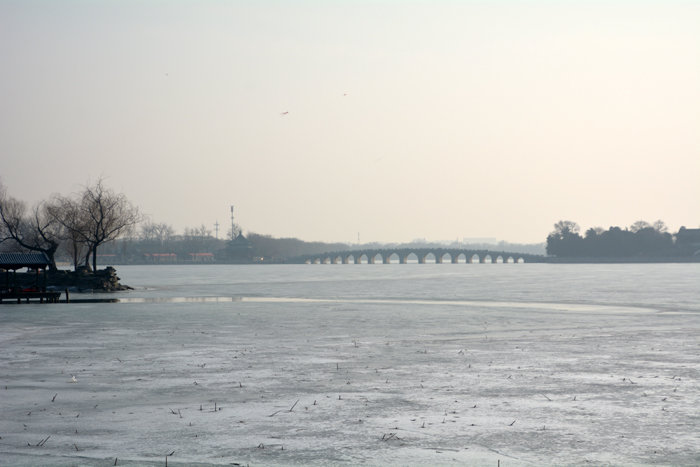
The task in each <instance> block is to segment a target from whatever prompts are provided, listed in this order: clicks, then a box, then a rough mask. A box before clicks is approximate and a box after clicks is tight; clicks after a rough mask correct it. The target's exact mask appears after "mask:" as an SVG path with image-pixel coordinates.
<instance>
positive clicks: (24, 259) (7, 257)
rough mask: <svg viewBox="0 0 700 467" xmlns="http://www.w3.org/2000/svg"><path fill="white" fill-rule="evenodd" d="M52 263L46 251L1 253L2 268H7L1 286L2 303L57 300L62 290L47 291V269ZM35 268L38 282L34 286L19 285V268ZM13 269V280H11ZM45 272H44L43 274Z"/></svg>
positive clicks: (52, 301)
mask: <svg viewBox="0 0 700 467" xmlns="http://www.w3.org/2000/svg"><path fill="white" fill-rule="evenodd" d="M50 265H51V261H50V260H49V257H48V256H46V254H45V253H0V269H3V270H5V285H4V286H0V303H2V301H3V300H14V299H16V300H17V303H21V302H22V300H23V299H25V300H26V301H27V302H29V300H30V299H34V300H36V299H38V300H39V302H40V303H43V302H44V300H46V303H54V302H57V301H58V299H59V298H60V297H61V292H53V291H51V292H47V291H46V269H47V268H48V267H49V266H50ZM24 268H27V269H33V270H35V271H36V284H35V285H34V286H29V287H26V286H18V285H17V270H18V269H24ZM10 271H12V281H10ZM42 273H43V274H42Z"/></svg>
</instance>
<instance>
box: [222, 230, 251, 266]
mask: <svg viewBox="0 0 700 467" xmlns="http://www.w3.org/2000/svg"><path fill="white" fill-rule="evenodd" d="M221 256H222V259H224V260H228V261H252V260H253V242H251V241H250V240H248V239H247V238H245V237H244V236H243V232H241V233H239V234H238V235H236V238H234V239H233V240H229V241H228V242H226V248H224V249H223V250H221Z"/></svg>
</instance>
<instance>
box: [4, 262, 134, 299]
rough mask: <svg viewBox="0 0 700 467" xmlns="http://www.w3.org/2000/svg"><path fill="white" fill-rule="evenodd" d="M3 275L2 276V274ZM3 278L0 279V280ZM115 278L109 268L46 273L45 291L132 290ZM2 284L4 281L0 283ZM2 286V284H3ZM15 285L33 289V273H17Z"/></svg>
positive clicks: (11, 280) (41, 279) (34, 282)
mask: <svg viewBox="0 0 700 467" xmlns="http://www.w3.org/2000/svg"><path fill="white" fill-rule="evenodd" d="M3 275H4V274H3ZM2 279H4V278H1V279H0V280H2ZM120 280H121V279H120V278H119V276H117V270H116V269H114V268H113V267H111V266H107V267H106V268H105V269H98V270H97V271H94V272H93V271H89V270H86V269H79V270H78V271H64V270H60V271H56V272H51V273H47V276H46V289H47V290H64V289H68V290H70V291H71V292H86V293H90V292H120V291H125V290H133V288H132V287H129V286H128V285H122V284H121V283H120V282H119V281H120ZM2 282H3V283H4V281H2ZM39 284H40V285H41V286H43V285H44V284H43V278H40V279H39ZM3 285H4V284H3ZM10 285H11V286H12V285H13V277H12V273H10ZM17 285H18V286H21V287H34V286H35V285H36V274H35V273H18V274H17Z"/></svg>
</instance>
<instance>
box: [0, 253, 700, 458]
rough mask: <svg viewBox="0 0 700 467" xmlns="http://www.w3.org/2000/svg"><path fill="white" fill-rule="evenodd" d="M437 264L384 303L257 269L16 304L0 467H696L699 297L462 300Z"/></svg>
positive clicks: (10, 308)
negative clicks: (105, 299)
mask: <svg viewBox="0 0 700 467" xmlns="http://www.w3.org/2000/svg"><path fill="white" fill-rule="evenodd" d="M575 266H577V265H571V266H570V269H568V270H567V269H563V270H564V271H570V272H569V274H574V273H575V272H576V271H577V270H576V269H575ZM309 267H310V268H314V267H315V268H318V269H321V268H324V267H325V268H328V266H307V268H309ZM340 267H342V266H340ZM368 267H369V266H364V268H365V269H366V268H368ZM380 267H381V266H380ZM392 267H393V266H392ZM421 267H424V268H425V267H427V266H426V265H416V266H415V268H414V269H412V270H411V271H413V272H411V273H410V274H408V275H406V276H404V277H403V278H404V280H403V281H400V285H397V283H395V282H394V281H393V279H391V280H389V279H382V277H385V276H384V274H385V273H384V272H381V273H369V272H364V274H379V275H380V276H381V277H379V276H377V277H375V278H374V282H375V285H374V287H375V290H376V289H377V288H378V289H380V291H381V293H376V292H375V293H374V294H372V293H369V292H364V293H361V294H356V293H354V292H352V291H349V289H348V287H349V285H348V282H349V281H352V280H359V279H353V277H347V278H343V277H342V276H338V277H335V276H334V277H331V278H327V280H325V281H324V280H321V279H320V278H318V277H317V276H315V274H318V272H317V271H318V269H315V270H311V272H308V273H307V272H305V271H307V270H308V269H307V270H304V269H301V268H297V267H294V268H292V269H289V270H288V271H289V273H287V272H285V269H284V267H275V268H274V269H270V270H269V274H271V275H272V276H274V280H271V279H269V280H267V289H266V288H265V286H264V284H265V283H266V279H265V274H268V272H265V271H263V269H265V267H257V269H255V268H256V267H251V268H252V269H253V271H252V272H248V273H245V274H243V273H241V274H242V275H234V276H229V277H227V278H226V279H225V280H224V279H222V285H221V286H220V287H219V288H218V289H219V290H220V291H222V295H220V296H219V298H218V299H216V300H211V301H209V300H204V298H205V297H213V295H211V292H212V290H211V288H209V287H208V286H206V284H202V286H201V291H200V292H199V295H198V292H197V290H198V289H197V287H195V286H191V287H190V286H188V287H189V288H187V287H184V286H180V285H177V284H155V285H154V290H151V291H149V290H145V289H142V290H140V291H138V292H136V293H133V294H126V295H119V297H126V298H128V297H132V298H148V297H160V298H161V299H168V298H170V299H175V298H178V297H189V298H190V299H198V300H200V301H196V302H191V301H181V300H174V301H172V302H167V301H166V302H158V301H156V302H150V301H143V302H132V303H115V304H92V303H91V304H70V305H64V304H58V305H56V304H53V305H39V304H30V305H24V304H23V305H3V306H0V323H1V326H0V350H1V352H0V465H47V466H48V465H60V466H63V465H65V466H68V465H70V466H98V465H100V466H101V465H113V463H114V460H115V458H118V459H119V460H118V464H117V465H132V466H133V465H144V466H160V465H165V457H166V455H167V454H170V453H171V452H172V451H174V453H173V455H172V456H171V457H168V465H170V466H184V465H232V464H234V465H235V464H240V465H248V464H249V465H251V466H254V465H269V466H277V465H279V466H282V465H318V466H327V465H344V466H345V465H372V466H374V465H377V466H385V465H386V466H398V465H475V466H496V465H497V463H498V462H499V461H500V465H501V466H504V467H508V466H533V465H630V466H631V465H698V464H700V435H699V433H700V411H698V407H700V385H698V376H699V370H700V358H699V357H698V355H699V354H700V346H699V344H700V340H699V339H698V330H699V329H698V328H699V326H698V324H700V322H699V320H698V316H699V314H698V312H697V310H696V309H693V306H692V304H690V303H691V302H692V301H693V300H694V298H695V295H694V294H696V292H695V291H688V292H687V293H686V294H685V295H682V294H680V293H679V301H685V302H688V304H683V305H681V306H678V307H672V306H671V307H670V306H669V304H668V298H667V297H666V296H665V295H663V296H661V298H658V297H657V298H658V300H657V301H659V302H661V304H662V306H659V303H655V302H654V300H655V299H654V298H653V297H650V296H648V295H645V292H644V290H645V288H649V287H647V286H646V285H645V283H644V282H643V281H641V282H639V277H638V275H636V274H635V275H633V278H634V282H635V283H636V285H635V284H632V283H629V284H627V286H629V287H630V288H634V287H637V288H638V293H639V294H640V297H638V298H637V301H636V304H635V305H636V306H635V307H625V306H623V304H621V303H619V302H618V301H616V299H615V298H613V297H614V296H615V294H612V293H611V294H609V296H608V295H605V294H604V293H598V294H597V295H596V297H595V298H592V299H590V300H578V302H577V303H573V302H572V301H571V300H570V298H569V297H567V296H565V295H563V294H567V293H571V292H569V291H562V292H558V293H555V292H554V291H552V293H551V294H550V295H549V298H550V300H549V301H548V302H547V303H542V301H543V298H545V297H547V295H546V294H545V292H544V291H539V292H538V291H536V290H534V288H533V293H534V294H535V298H536V300H532V301H528V300H509V299H511V298H513V297H510V296H508V294H507V293H506V294H503V293H501V294H500V296H499V297H498V299H494V300H493V301H484V300H483V299H484V297H483V296H479V297H478V298H479V299H478V300H470V299H469V298H470V296H471V295H474V294H475V293H477V292H475V291H474V290H472V289H471V288H470V287H472V286H464V287H465V288H464V289H460V290H461V292H455V293H453V294H452V296H451V298H450V299H444V295H445V294H444V293H442V292H444V291H445V290H448V291H452V290H454V289H457V288H459V287H460V286H461V285H460V284H461V282H460V283H459V284H458V283H454V281H455V280H457V279H453V278H451V277H446V276H444V274H445V273H444V272H441V271H439V270H437V268H439V267H443V265H436V267H435V268H433V271H436V270H437V271H438V272H434V273H433V274H434V276H431V273H426V270H425V269H423V270H421V269H419V268H421ZM447 267H448V268H449V267H450V266H447ZM462 267H470V265H462ZM476 267H477V268H479V267H482V266H481V265H479V266H476ZM494 267H499V268H511V267H521V265H503V266H494ZM157 269H158V268H152V269H150V270H148V269H147V270H142V269H135V270H133V271H131V272H132V273H133V275H132V277H131V280H126V277H128V275H129V272H130V270H129V269H128V268H120V271H119V272H120V276H121V277H124V278H125V280H123V282H124V283H126V284H129V285H132V286H139V285H141V284H139V283H133V281H134V280H137V281H144V280H145V279H144V277H146V276H147V275H149V274H152V272H150V271H154V270H157ZM327 270H328V269H327ZM386 270H387V268H385V269H383V270H382V271H386ZM396 270H398V269H396ZM474 270H475V271H485V269H480V270H479V269H474ZM560 270H561V269H560ZM590 270H591V269H590V267H589V268H588V269H585V271H590ZM199 271H201V272H204V271H205V270H204V269H199ZM249 271H250V269H249ZM415 271H420V272H419V273H415ZM442 271H445V269H443V270H442ZM492 271H493V270H491V271H489V272H488V274H489V275H490V277H492V278H498V277H501V278H503V277H504V276H498V274H504V275H505V276H507V277H510V276H509V275H510V274H512V272H508V273H502V272H492ZM522 271H523V272H521V273H520V274H522V276H521V280H526V279H527V280H533V281H534V279H533V278H532V277H531V276H532V275H535V276H536V275H538V274H540V275H541V273H540V272H537V271H535V272H527V271H528V270H527V269H523V270H522ZM571 271H573V272H571ZM631 271H635V270H634V269H632V270H631ZM196 272H197V270H188V271H187V276H188V277H197V275H196V274H195V273H196ZM239 273H240V270H239V272H237V273H236V274H239ZM168 274H173V277H175V276H177V274H176V273H175V272H171V271H170V270H168ZM287 274H288V275H287ZM304 274H307V276H304ZM333 274H336V273H335V272H334V273H333ZM342 274H345V273H342ZM348 274H357V272H356V270H353V271H352V273H348ZM397 274H398V273H397ZM401 274H403V273H401ZM416 274H419V275H420V277H419V276H416ZM451 274H452V273H451V272H450V275H451ZM678 274H679V275H680V276H686V275H687V269H682V270H680V272H679V273H678ZM693 274H695V273H693ZM256 275H257V276H256ZM603 275H604V274H603ZM311 276H313V277H311ZM436 276H437V277H436ZM649 276H650V277H649V278H648V279H647V280H649V281H656V280H657V279H655V278H654V276H653V274H650V275H649ZM387 277H390V276H387ZM507 277H506V279H503V281H502V283H501V287H508V286H512V287H514V288H517V287H516V284H515V282H512V281H513V280H514V279H508V278H507ZM440 278H442V281H441V282H442V285H440V287H439V288H435V287H434V286H435V283H436V281H438V280H439V279H440ZM317 279H318V280H317ZM370 279H371V278H370ZM472 279H473V280H474V281H477V282H478V281H479V280H480V279H477V276H476V275H475V276H474V277H471V279H470V280H472ZM182 280H183V283H186V282H187V281H186V279H182ZM459 280H460V281H461V279H459ZM565 280H568V279H565ZM587 280H589V281H596V280H597V279H587ZM669 280H670V281H673V278H670V279H669ZM679 280H680V279H679ZM387 281H388V282H390V283H387ZM508 281H511V282H510V283H509V282H508ZM630 281H632V280H631V279H630ZM369 282H372V281H371V280H370V281H369ZM492 282H493V281H492ZM676 282H677V281H676ZM153 283H154V282H151V284H153ZM362 283H363V284H366V283H365V282H362ZM251 284H258V285H251ZM625 284H626V283H625V281H624V280H623V281H622V283H621V285H623V286H625ZM144 285H150V284H144ZM484 287H488V286H487V285H485V286H484ZM491 287H493V285H491ZM580 287H581V288H584V289H586V288H589V289H590V288H592V287H593V286H592V285H591V284H588V285H587V283H586V282H585V281H584V282H582V283H581V285H580ZM600 287H604V285H602V284H600ZM246 288H247V289H248V290H250V291H251V295H250V296H249V297H246V296H245V295H244V294H243V292H244V291H245V289H246ZM315 288H318V290H315ZM352 288H354V287H352ZM405 289H412V290H414V292H412V293H411V292H409V293H406V292H405V291H404V290H405ZM431 289H432V290H433V291H434V292H433V293H423V292H422V291H423V290H431ZM226 293H228V296H229V299H226V297H225V296H224V294H226ZM478 293H481V294H482V295H489V294H488V290H487V291H484V290H481V292H478ZM578 293H580V291H579V292H578ZM627 293H629V292H627ZM358 295H359V297H358ZM493 295H495V294H493ZM382 296H386V297H387V298H382ZM231 297H235V299H230V298H231ZM300 298H304V299H302V300H300ZM567 301H568V302H569V303H567ZM605 302H608V303H611V306H607V305H605V304H603V303H605ZM71 375H75V379H76V381H77V382H75V383H68V381H69V380H70V379H71ZM54 396H55V398H54ZM215 407H216V410H215ZM200 408H201V410H200ZM49 436H50V438H49V439H48V440H46V441H45V442H44V444H43V445H41V446H37V444H41V442H42V441H43V440H45V439H46V438H47V437H49Z"/></svg>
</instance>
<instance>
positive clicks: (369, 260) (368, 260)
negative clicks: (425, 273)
mask: <svg viewBox="0 0 700 467" xmlns="http://www.w3.org/2000/svg"><path fill="white" fill-rule="evenodd" d="M430 254H432V255H433V256H434V257H435V262H436V263H439V264H442V263H447V262H450V263H455V264H456V263H486V262H487V261H486V259H487V258H489V259H490V262H491V263H498V262H500V263H524V262H528V263H539V262H542V261H543V259H544V256H540V255H531V254H526V253H511V252H505V251H491V250H467V249H460V248H382V249H366V250H346V251H331V252H328V253H316V254H312V255H302V256H298V257H296V258H292V259H290V260H289V261H288V262H290V263H298V264H305V263H306V264H340V263H342V264H351V263H352V264H362V263H364V264H378V263H383V264H389V263H391V258H392V257H398V262H399V263H402V264H406V263H408V258H409V256H411V255H415V256H416V258H417V259H418V263H420V264H425V263H427V258H428V255H430ZM448 256H449V258H448ZM363 260H364V261H363ZM499 260H500V261H499Z"/></svg>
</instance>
